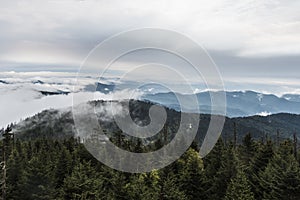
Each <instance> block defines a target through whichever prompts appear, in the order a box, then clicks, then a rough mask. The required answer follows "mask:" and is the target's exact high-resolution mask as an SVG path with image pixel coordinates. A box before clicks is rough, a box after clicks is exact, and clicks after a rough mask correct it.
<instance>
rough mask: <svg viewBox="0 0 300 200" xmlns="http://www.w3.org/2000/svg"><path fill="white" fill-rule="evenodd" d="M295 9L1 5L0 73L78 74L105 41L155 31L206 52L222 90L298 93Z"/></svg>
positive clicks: (109, 2) (299, 19)
mask: <svg viewBox="0 0 300 200" xmlns="http://www.w3.org/2000/svg"><path fill="white" fill-rule="evenodd" d="M299 8H300V1H295V0H243V1H236V0H215V1H203V0H195V1H189V0H187V1H176V0H175V1H174V0H172V1H171V0H170V1H144V0H133V1H124V0H98V1H96V0H84V1H79V0H72V1H71V0H51V1H39V0H28V1H14V0H12V1H3V2H1V7H0V30H1V31H0V44H1V45H0V71H61V72H76V71H77V70H78V68H79V66H80V64H81V63H82V62H83V60H84V59H85V58H86V56H87V55H88V54H89V52H90V51H91V50H92V49H93V48H94V47H95V46H97V45H98V44H99V43H100V42H102V41H103V40H105V39H107V38H108V37H110V36H112V35H114V34H118V33H120V32H124V31H128V30H132V29H138V28H144V27H153V28H161V29H169V30H173V31H176V32H179V33H181V34H184V35H186V36H188V37H189V38H191V39H193V40H194V41H195V42H197V43H198V44H200V45H201V46H203V47H204V48H205V49H206V50H207V52H208V53H209V55H210V56H211V58H212V59H213V60H214V62H215V64H216V65H217V66H218V68H219V71H220V74H221V76H222V78H223V80H224V82H225V87H226V88H229V89H236V90H239V89H254V90H261V91H262V92H269V93H271V92H272V90H278V88H279V90H281V93H284V92H285V93H300V91H299V88H300V83H299V81H298V80H299V78H300V12H299ZM116 48H118V47H117V46H115V47H112V49H111V50H112V51H114V49H116ZM191 50H192V49H191ZM143 53H144V55H143ZM140 54H141V55H139V58H144V56H145V57H146V58H145V59H146V60H147V55H149V53H148V54H147V52H140ZM151 55H152V56H153V55H154V54H151ZM170 59H171V58H170ZM130 61H131V62H132V63H134V62H137V61H136V60H134V59H130V57H129V59H128V60H127V64H128V63H129V64H130ZM139 62H141V63H143V62H144V61H143V60H139ZM98 67H99V66H98ZM100 67H101V66H100ZM90 70H93V67H91V69H90ZM160 75H161V76H163V77H164V78H165V79H167V78H168V76H167V75H164V74H160ZM144 76H146V75H144ZM276 92H278V91H276Z"/></svg>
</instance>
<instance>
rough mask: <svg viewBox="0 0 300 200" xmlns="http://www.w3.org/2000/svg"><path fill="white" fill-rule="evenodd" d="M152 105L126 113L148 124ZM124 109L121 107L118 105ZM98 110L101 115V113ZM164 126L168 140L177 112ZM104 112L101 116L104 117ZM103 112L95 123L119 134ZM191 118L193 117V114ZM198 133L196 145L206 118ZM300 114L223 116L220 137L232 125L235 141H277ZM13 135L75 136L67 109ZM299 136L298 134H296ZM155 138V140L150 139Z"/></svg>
mask: <svg viewBox="0 0 300 200" xmlns="http://www.w3.org/2000/svg"><path fill="white" fill-rule="evenodd" d="M108 103H109V102H105V101H94V102H90V104H91V105H92V106H95V108H97V109H98V108H101V110H102V111H103V108H104V107H105V109H107V104H108ZM152 105H153V103H150V102H143V101H133V100H132V101H131V102H130V109H129V110H130V114H131V117H132V118H133V121H135V122H136V123H138V124H144V125H146V124H148V123H149V120H150V118H149V108H150V107H151V106H152ZM122 106H124V105H122ZM102 111H101V112H102ZM166 111H167V124H168V128H169V129H168V130H169V133H170V134H169V137H171V138H172V137H173V136H174V135H172V133H176V131H177V129H178V125H179V123H180V113H179V112H177V111H175V110H173V109H167V108H166ZM107 114H108V113H107V110H106V111H105V113H104V115H107ZM104 115H103V113H102V114H101V113H100V115H99V118H100V119H99V122H100V123H101V126H102V127H103V128H104V129H105V130H106V131H107V135H108V137H109V136H110V135H111V134H113V133H114V132H117V131H120V130H119V128H118V126H117V124H116V123H115V122H114V121H113V120H112V119H113V118H111V117H106V118H104V117H103V116H104ZM193 115H195V114H193ZM200 119H201V120H200V123H199V130H198V135H197V140H198V141H199V142H201V141H202V139H203V138H204V135H203V134H204V133H206V130H207V128H208V124H209V121H210V115H207V114H201V115H200ZM299 122H300V115H295V114H286V113H280V114H274V115H270V116H251V117H238V118H228V117H226V121H225V125H224V129H223V132H222V136H223V138H224V139H226V140H231V139H232V136H233V130H234V123H236V125H237V133H238V142H241V141H242V138H243V137H244V135H245V134H247V133H251V134H252V136H253V137H254V138H255V139H261V138H263V137H266V135H267V136H268V137H270V138H273V139H274V138H276V133H277V131H278V130H279V131H280V137H281V138H291V137H292V135H293V133H294V132H295V131H298V132H299V131H300V123H299ZM13 129H14V132H15V133H16V135H17V137H19V138H23V139H30V138H35V137H54V138H65V137H72V136H74V135H75V133H76V130H75V128H74V121H73V118H72V112H71V109H70V108H69V109H65V110H63V111H62V110H54V109H52V110H45V111H43V112H41V113H39V114H37V115H35V116H33V117H31V118H27V119H26V120H24V121H22V122H20V123H18V124H16V125H15V126H14V127H13ZM297 134H299V133H297ZM153 139H155V138H153Z"/></svg>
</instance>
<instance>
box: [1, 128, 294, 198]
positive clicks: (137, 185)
mask: <svg viewBox="0 0 300 200" xmlns="http://www.w3.org/2000/svg"><path fill="white" fill-rule="evenodd" d="M0 146H1V150H2V153H1V156H2V157H1V160H3V162H2V163H1V164H2V173H1V184H2V185H1V192H2V194H1V197H2V198H5V199H24V200H26V199H28V200H29V199H30V200H32V199H51V200H52V199H78V200H79V199H81V200H83V199H118V200H119V199H128V200H129V199H130V200H131V199H136V200H140V199H145V200H151V199H154V200H157V199H197V200H199V199H211V200H218V199H220V200H223V199H225V200H252V199H253V200H254V199H272V200H274V199H275V200H276V199H280V200H282V199H300V167H299V159H298V156H297V155H298V152H297V148H295V145H294V142H293V141H290V140H286V141H283V142H281V143H280V144H279V143H276V142H273V141H271V140H266V141H254V140H253V139H252V138H251V135H250V134H247V135H246V136H245V137H244V139H243V142H242V144H236V145H235V144H234V142H229V141H227V142H226V144H224V142H223V141H222V140H221V139H220V140H219V141H218V143H217V144H216V146H215V147H214V149H213V150H212V152H211V153H210V154H209V155H208V156H206V157H205V158H203V159H201V158H200V157H199V154H198V149H197V145H195V144H194V145H193V146H192V147H191V148H189V149H188V151H186V153H185V154H184V155H182V156H181V158H180V159H178V160H177V161H176V162H174V163H172V164H171V165H169V166H167V167H165V168H163V169H160V170H154V171H152V172H151V173H142V174H130V173H124V172H119V171H116V170H113V169H110V168H109V167H106V166H105V165H103V164H101V163H100V162H98V161H97V160H96V159H95V158H93V157H92V156H91V155H90V154H89V152H88V151H87V150H86V149H85V147H84V145H83V144H81V143H80V142H79V139H74V138H69V139H63V140H54V139H49V138H48V139H46V138H40V139H35V140H29V141H21V140H18V139H13V137H12V136H11V135H9V134H7V135H4V139H3V140H1V142H0ZM140 151H141V152H143V151H144V150H143V147H142V148H141V149H140ZM4 167H5V168H4ZM4 172H6V174H4Z"/></svg>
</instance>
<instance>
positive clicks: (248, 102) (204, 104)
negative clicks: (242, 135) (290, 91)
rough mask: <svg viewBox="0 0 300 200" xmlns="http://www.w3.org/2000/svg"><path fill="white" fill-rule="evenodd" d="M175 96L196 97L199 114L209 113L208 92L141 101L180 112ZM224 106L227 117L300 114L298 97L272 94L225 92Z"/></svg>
mask: <svg viewBox="0 0 300 200" xmlns="http://www.w3.org/2000/svg"><path fill="white" fill-rule="evenodd" d="M211 93H214V92H211ZM176 95H180V96H181V98H183V99H184V98H186V99H189V98H191V95H196V97H197V99H198V102H199V109H200V112H201V113H210V110H211V99H210V92H201V93H197V94H175V93H172V92H169V93H156V94H145V95H143V97H142V99H143V100H148V101H151V102H155V103H158V104H161V105H164V106H167V107H169V108H172V109H175V110H177V111H180V104H179V102H178V100H177V97H176ZM226 104H227V112H226V113H227V114H226V115H227V116H228V117H245V116H252V115H269V114H275V113H294V114H300V95H284V96H283V97H277V96H275V95H272V94H262V93H258V92H253V91H245V92H240V91H237V92H226ZM188 109H189V110H190V111H191V112H193V111H195V110H196V107H189V108H188Z"/></svg>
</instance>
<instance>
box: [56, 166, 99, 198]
mask: <svg viewBox="0 0 300 200" xmlns="http://www.w3.org/2000/svg"><path fill="white" fill-rule="evenodd" d="M102 182H103V179H102V178H101V177H100V174H99V173H97V172H96V171H95V169H94V168H93V167H92V166H91V163H90V162H85V161H84V162H83V163H78V164H77V165H76V166H75V168H74V170H73V172H72V174H71V175H70V176H68V177H66V178H65V179H64V184H63V186H62V190H61V193H60V196H61V197H62V198H63V199H100V198H102V195H103V193H102V190H101V187H102Z"/></svg>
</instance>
